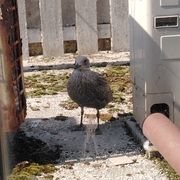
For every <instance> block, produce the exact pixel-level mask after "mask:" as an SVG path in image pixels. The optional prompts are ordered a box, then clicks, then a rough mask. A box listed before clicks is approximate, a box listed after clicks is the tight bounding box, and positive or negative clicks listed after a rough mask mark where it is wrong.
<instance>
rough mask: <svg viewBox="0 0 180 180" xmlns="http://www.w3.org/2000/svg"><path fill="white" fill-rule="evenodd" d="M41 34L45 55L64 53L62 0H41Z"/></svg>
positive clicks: (60, 54)
mask: <svg viewBox="0 0 180 180" xmlns="http://www.w3.org/2000/svg"><path fill="white" fill-rule="evenodd" d="M40 15H41V36H42V46H43V55H44V57H50V56H62V55H64V43H63V27H62V9H61V1H60V0H40Z"/></svg>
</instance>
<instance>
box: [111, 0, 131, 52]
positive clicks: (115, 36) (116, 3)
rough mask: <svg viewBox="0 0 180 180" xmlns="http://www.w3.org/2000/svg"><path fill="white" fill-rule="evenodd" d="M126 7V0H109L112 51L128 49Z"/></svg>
mask: <svg viewBox="0 0 180 180" xmlns="http://www.w3.org/2000/svg"><path fill="white" fill-rule="evenodd" d="M127 9H128V1H127V0H110V13H111V33H112V41H111V48H112V51H114V52H119V51H128V50H129V40H128V32H129V31H128V11H127Z"/></svg>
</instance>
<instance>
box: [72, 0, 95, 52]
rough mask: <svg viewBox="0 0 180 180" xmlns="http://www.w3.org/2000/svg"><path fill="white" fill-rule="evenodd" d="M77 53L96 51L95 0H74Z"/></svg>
mask: <svg viewBox="0 0 180 180" xmlns="http://www.w3.org/2000/svg"><path fill="white" fill-rule="evenodd" d="M75 10H76V33H77V47H78V54H92V53H97V52H98V35H97V7H96V0H90V1H89V0H83V1H82V0H75Z"/></svg>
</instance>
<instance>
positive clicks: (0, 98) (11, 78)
mask: <svg viewBox="0 0 180 180" xmlns="http://www.w3.org/2000/svg"><path fill="white" fill-rule="evenodd" d="M23 81H24V77H23V65H22V44H21V39H20V31H19V19H18V7H17V0H0V163H1V165H0V171H1V172H0V173H1V176H2V177H1V179H2V180H5V179H6V176H7V175H8V174H9V172H10V170H11V168H12V159H11V158H10V157H11V146H10V144H11V142H10V141H11V140H12V134H13V133H14V132H15V131H16V130H18V128H19V126H20V124H21V122H22V121H23V120H24V119H25V116H26V98H25V90H24V83H23ZM1 179H0V180H1Z"/></svg>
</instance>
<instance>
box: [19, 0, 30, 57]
mask: <svg viewBox="0 0 180 180" xmlns="http://www.w3.org/2000/svg"><path fill="white" fill-rule="evenodd" d="M17 3H18V16H19V24H20V25H19V26H20V27H19V28H20V35H21V38H22V52H23V59H28V58H29V42H28V33H27V22H26V6H25V3H26V1H25V0H18V1H17Z"/></svg>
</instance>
